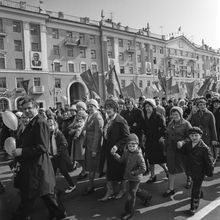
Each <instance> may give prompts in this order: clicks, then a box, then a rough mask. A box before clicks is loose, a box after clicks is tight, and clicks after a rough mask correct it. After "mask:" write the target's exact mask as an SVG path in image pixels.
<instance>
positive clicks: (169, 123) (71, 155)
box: [0, 95, 220, 220]
mask: <svg viewBox="0 0 220 220" xmlns="http://www.w3.org/2000/svg"><path fill="white" fill-rule="evenodd" d="M15 115H16V116H17V118H18V128H17V130H16V131H12V130H10V129H9V128H8V127H7V126H6V125H5V124H4V123H3V122H2V120H1V122H0V123H1V128H0V129H1V130H0V147H1V148H3V146H4V141H5V140H6V138H7V137H11V136H12V137H14V138H15V139H16V149H15V150H13V151H12V158H11V159H13V160H12V162H10V164H9V165H10V167H11V169H14V170H15V173H16V175H15V178H14V187H15V188H18V189H19V191H20V197H21V202H20V205H19V207H18V209H17V211H16V212H15V213H14V215H13V217H12V219H14V220H15V219H16V220H19V219H20V220H24V219H25V220H27V219H31V218H30V215H31V211H32V209H33V204H34V201H35V200H36V198H38V197H41V198H42V200H43V201H44V203H45V205H46V207H47V208H48V211H49V219H62V218H65V216H66V211H65V208H64V206H63V204H62V202H61V201H60V197H59V193H57V192H56V187H55V185H56V178H55V176H56V173H57V170H58V169H59V171H60V173H61V174H62V175H63V176H64V178H65V180H66V182H67V183H68V187H67V188H66V189H65V193H71V192H73V191H74V190H75V189H76V186H77V183H76V182H74V181H73V180H72V178H71V176H70V174H69V172H72V171H73V170H75V169H76V167H79V166H80V167H81V172H80V174H79V175H78V178H77V180H82V179H86V178H88V184H87V187H86V188H85V190H84V191H83V195H84V196H87V195H89V194H90V193H94V192H95V176H96V174H97V173H98V174H99V176H100V177H103V176H105V178H106V193H105V195H103V197H102V198H100V199H99V201H100V202H105V201H108V200H109V199H113V198H114V199H121V198H122V197H123V196H125V194H126V193H127V197H126V203H125V206H124V213H123V214H122V215H121V219H129V218H131V217H132V216H133V215H134V211H135V201H136V197H138V198H140V199H141V201H143V204H144V205H150V200H151V198H152V195H151V193H150V192H148V191H146V190H144V189H141V185H140V182H141V179H142V176H143V175H146V174H147V173H150V177H149V179H148V180H147V182H146V183H147V184H153V183H154V182H156V181H157V178H158V177H157V176H156V174H155V165H156V164H159V165H160V166H161V167H162V168H163V170H164V172H165V174H166V176H167V178H168V184H167V189H165V190H164V193H163V197H169V196H171V195H174V194H175V188H177V187H178V186H176V185H175V176H176V174H178V173H183V174H184V175H185V176H186V188H188V189H190V188H191V205H190V214H192V215H193V214H194V213H195V212H196V210H197V209H198V206H199V201H200V198H202V197H203V192H202V190H201V185H202V182H203V180H204V178H205V176H212V175H213V169H214V165H215V163H216V161H217V160H218V159H219V152H220V144H219V141H220V96H215V97H212V96H208V95H207V96H206V98H204V97H201V98H197V99H195V100H187V99H179V100H175V99H169V100H167V99H166V98H162V99H160V97H154V99H150V98H145V97H144V96H142V97H140V98H139V99H138V103H135V100H134V99H133V98H123V97H121V98H120V99H115V98H114V97H109V98H108V99H107V100H106V101H105V102H104V105H102V106H101V105H100V104H99V103H98V101H97V100H95V99H89V100H86V101H79V102H77V103H76V105H71V106H68V105H65V108H63V109H52V108H50V109H43V108H38V105H37V103H36V101H35V100H34V99H32V98H30V97H24V98H23V99H22V100H21V102H20V111H17V112H15ZM0 119H1V118H0ZM116 186H117V187H118V186H119V188H120V190H119V191H118V190H116V188H117V187H116ZM0 191H1V192H3V191H4V186H3V185H2V184H1V185H0Z"/></svg>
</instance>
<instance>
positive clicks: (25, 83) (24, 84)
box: [21, 80, 30, 95]
mask: <svg viewBox="0 0 220 220" xmlns="http://www.w3.org/2000/svg"><path fill="white" fill-rule="evenodd" d="M29 81H30V80H23V81H21V86H22V87H23V88H24V91H25V92H26V94H27V95H28V85H29Z"/></svg>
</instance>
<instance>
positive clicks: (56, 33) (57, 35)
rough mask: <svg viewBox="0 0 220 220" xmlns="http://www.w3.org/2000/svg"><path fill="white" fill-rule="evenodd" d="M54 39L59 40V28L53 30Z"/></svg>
mask: <svg viewBox="0 0 220 220" xmlns="http://www.w3.org/2000/svg"><path fill="white" fill-rule="evenodd" d="M52 37H53V38H54V39H59V30H58V29H57V28H53V29H52Z"/></svg>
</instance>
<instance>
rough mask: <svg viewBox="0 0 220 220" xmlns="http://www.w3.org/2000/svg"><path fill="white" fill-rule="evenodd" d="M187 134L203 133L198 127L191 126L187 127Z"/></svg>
mask: <svg viewBox="0 0 220 220" xmlns="http://www.w3.org/2000/svg"><path fill="white" fill-rule="evenodd" d="M188 134H189V135H190V134H200V135H202V134H203V131H202V130H201V129H200V128H199V127H192V128H190V129H189V131H188Z"/></svg>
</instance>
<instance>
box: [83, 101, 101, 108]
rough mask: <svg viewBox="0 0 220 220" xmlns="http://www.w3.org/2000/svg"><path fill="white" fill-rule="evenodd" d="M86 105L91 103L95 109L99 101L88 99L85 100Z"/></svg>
mask: <svg viewBox="0 0 220 220" xmlns="http://www.w3.org/2000/svg"><path fill="white" fill-rule="evenodd" d="M86 104H87V106H88V105H93V106H95V107H96V108H97V109H98V108H99V103H98V102H97V101H96V100H95V99H89V100H88V101H87V102H86Z"/></svg>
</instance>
